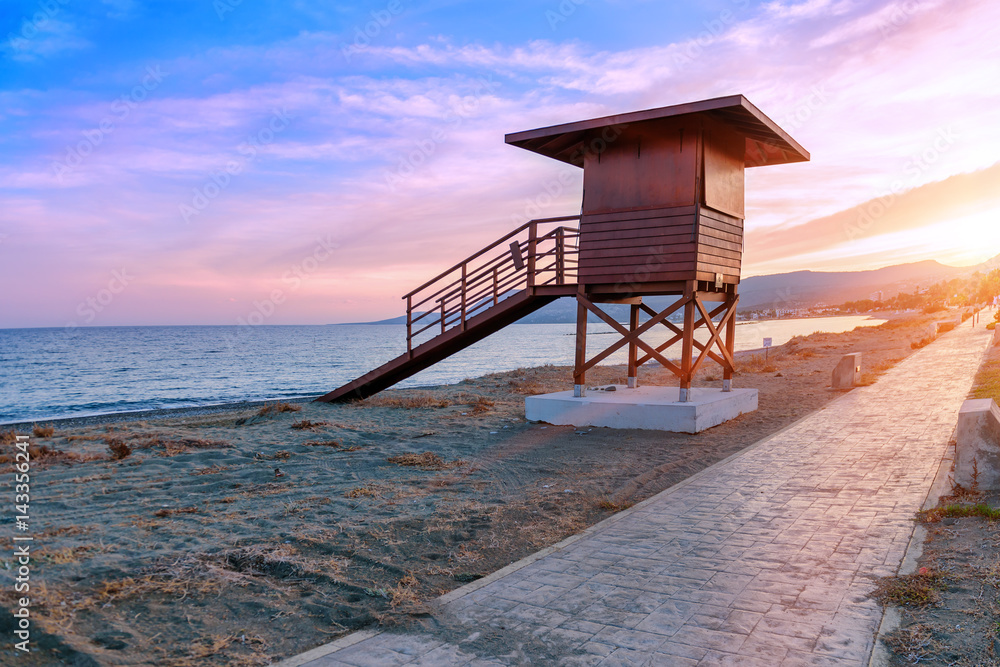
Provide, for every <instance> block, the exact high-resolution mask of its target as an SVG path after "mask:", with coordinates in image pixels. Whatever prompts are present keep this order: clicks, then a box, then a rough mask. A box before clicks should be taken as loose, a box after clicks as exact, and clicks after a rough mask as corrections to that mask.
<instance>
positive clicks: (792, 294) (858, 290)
mask: <svg viewBox="0 0 1000 667" xmlns="http://www.w3.org/2000/svg"><path fill="white" fill-rule="evenodd" d="M995 268H1000V255H997V256H996V257H994V258H993V259H991V260H988V261H986V262H983V263H982V264H979V265H977V266H965V267H955V266H945V265H944V264H941V263H940V262H936V261H934V260H926V261H923V262H913V263H911V264H897V265H895V266H887V267H884V268H881V269H875V270H872V271H838V272H823V271H793V272H791V273H778V274H774V275H769V276H753V277H750V278H744V279H743V280H742V281H741V282H740V310H753V309H756V308H803V307H809V306H814V305H817V304H824V303H825V304H829V305H836V304H841V303H844V302H845V301H858V300H861V299H868V298H871V296H872V295H873V294H875V293H877V292H882V296H883V298H890V297H892V296H895V295H896V294H899V293H900V292H914V291H916V290H918V289H920V288H923V287H930V286H931V285H933V284H934V283H938V282H941V281H942V280H952V279H954V278H960V277H962V276H967V275H971V274H973V273H974V272H976V271H980V272H982V273H986V272H987V271H991V270H993V269H995ZM675 300H676V297H672V296H655V297H648V298H646V299H645V302H646V303H648V304H649V305H650V306H651V307H653V308H656V309H662V308H666V307H667V306H668V305H669V304H671V303H673V302H674V301H675ZM604 309H605V310H606V311H607V312H608V313H609V314H610V315H612V316H613V317H614V318H615V319H617V320H618V321H620V322H625V321H628V312H629V307H628V306H624V305H616V304H609V305H607V306H605V307H604ZM671 319H675V318H673V317H671ZM575 321H576V302H575V301H574V300H573V299H570V298H563V299H558V300H556V301H554V302H553V303H550V304H549V305H547V306H545V307H544V308H541V309H539V310H537V311H535V312H534V313H532V314H531V315H528V316H527V317H525V318H523V319H521V320H518V322H519V323H522V324H555V323H566V322H575ZM589 321H591V322H598V321H600V320H598V319H597V317H596V316H593V315H591V316H590V317H589ZM357 324H406V316H405V315H403V316H401V317H394V318H392V319H388V320H379V321H378V322H358V323H357Z"/></svg>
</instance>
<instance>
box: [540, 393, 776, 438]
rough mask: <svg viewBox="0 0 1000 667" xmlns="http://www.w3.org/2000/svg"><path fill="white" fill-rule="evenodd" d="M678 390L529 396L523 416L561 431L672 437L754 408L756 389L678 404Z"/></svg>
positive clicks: (695, 396)
mask: <svg viewBox="0 0 1000 667" xmlns="http://www.w3.org/2000/svg"><path fill="white" fill-rule="evenodd" d="M679 398H680V395H679V390H678V388H677V387H637V388H635V389H629V388H628V387H625V386H623V385H619V386H618V387H617V391H614V392H607V391H592V392H589V393H588V394H587V396H585V397H574V396H573V392H572V391H560V392H556V393H553V394H542V395H539V396H528V397H527V398H525V399H524V412H525V416H526V417H527V418H528V419H529V420H531V421H541V422H546V423H549V424H556V425H560V426H607V427H609V428H640V429H648V430H655V431H673V432H676V433H699V432H701V431H704V430H705V429H708V428H711V427H713V426H718V425H719V424H721V423H723V422H726V421H729V420H730V419H734V418H736V417H738V416H740V415H741V414H744V413H746V412H753V411H754V410H756V409H757V390H756V389H733V390H732V391H729V392H723V391H722V390H721V389H707V388H693V389H691V390H690V393H689V395H688V399H689V400H688V401H686V402H681V401H679V400H678V399H679Z"/></svg>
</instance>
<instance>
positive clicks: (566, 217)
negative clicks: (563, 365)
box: [402, 215, 580, 299]
mask: <svg viewBox="0 0 1000 667" xmlns="http://www.w3.org/2000/svg"><path fill="white" fill-rule="evenodd" d="M579 219H580V216H579V215H563V216H559V217H557V218H542V219H539V220H530V221H528V222H526V223H524V224H523V225H521V226H520V227H518V228H517V229H515V230H514V231H512V232H510V233H509V234H507V235H506V236H504V237H502V238H500V239H498V240H496V241H494V242H493V243H491V244H490V245H488V246H486V247H485V248H483V249H482V250H480V251H479V252H476V253H474V254H472V255H469V256H468V257H466V258H465V259H464V260H462V261H461V262H459V263H457V264H455V266H453V267H451V268H450V269H448V270H447V271H442V272H441V273H439V274H438V275H437V276H435V277H433V278H431V279H430V280H428V281H427V282H425V283H424V284H423V285H421V286H420V287H418V288H416V289H414V290H411V291H410V292H407V293H406V294H404V295H403V296H402V298H403V299H406V298H407V297H412V296H413V295H414V294H416V293H417V292H420V291H421V290H424V289H427V288H428V287H430V286H431V285H433V284H434V283H436V282H437V281H439V280H441V279H442V278H444V277H445V276H447V275H448V274H449V273H451V272H452V271H457V270H458V269H460V268H462V265H463V264H468V263H469V262H471V261H472V260H474V259H477V258H479V257H481V256H482V255H484V254H486V253H488V252H489V251H490V250H493V249H494V248H496V247H497V246H498V245H500V244H501V243H503V242H504V241H507V240H510V239H512V238H514V237H515V236H517V235H518V234H520V233H521V232H523V231H524V230H525V229H527V228H528V227H530V226H531V225H532V224H535V225H539V224H547V223H550V222H568V221H570V220H579Z"/></svg>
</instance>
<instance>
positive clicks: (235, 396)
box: [0, 316, 884, 424]
mask: <svg viewBox="0 0 1000 667" xmlns="http://www.w3.org/2000/svg"><path fill="white" fill-rule="evenodd" d="M882 322H884V320H878V319H872V318H868V317H866V316H847V317H819V318H803V319H783V320H769V321H763V322H754V323H740V324H739V325H738V326H737V327H736V349H737V350H738V351H739V350H750V349H756V348H761V347H762V346H763V345H764V339H765V338H770V339H771V342H772V344H773V345H775V346H777V345H781V344H782V343H785V342H787V341H788V340H789V339H790V338H792V337H793V336H797V335H808V334H811V333H814V332H817V331H826V332H830V333H839V332H843V331H850V330H852V329H854V328H855V327H859V326H877V325H879V324H881V323H882ZM659 329H660V330H661V331H662V332H663V333H662V334H660V335H661V336H662V337H663V338H662V340H666V335H667V334H668V333H669V332H668V331H667V330H666V329H665V328H663V327H659ZM588 331H589V334H588V335H589V340H588V342H589V343H590V344H591V345H592V346H593V349H594V350H596V349H598V346H600V348H601V349H603V347H605V345H603V344H602V342H601V341H602V338H603V337H604V336H607V337H608V338H607V340H608V341H609V342H610V341H611V340H613V336H614V335H615V334H614V332H613V331H612V330H611V329H610V328H609V327H608V326H607V325H605V324H603V323H597V324H591V325H590V326H589V330H588ZM574 332H575V325H574V324H514V325H511V326H508V327H506V328H504V329H502V330H500V331H499V332H497V333H495V334H493V335H492V336H490V337H489V338H487V339H485V340H483V341H480V342H479V343H476V344H475V345H473V346H471V347H469V348H466V349H465V350H463V351H461V352H459V353H457V354H455V355H453V356H451V357H449V358H447V359H445V360H444V361H442V362H440V363H438V364H436V365H434V366H432V367H431V368H429V369H427V370H425V371H422V372H421V373H418V374H417V375H415V376H413V377H411V378H409V379H408V380H405V381H404V382H401V383H400V384H398V385H396V386H397V387H420V386H434V385H442V384H452V383H456V382H461V381H462V380H464V379H466V378H472V377H478V376H480V375H485V374H487V373H493V372H497V371H508V370H513V369H517V368H524V367H530V366H541V365H545V364H553V365H560V366H568V365H572V363H573V356H574V340H575V338H574ZM702 333H704V334H706V336H707V332H704V331H702ZM649 340H650V341H651V342H655V341H656V337H650V338H649ZM405 341H406V330H405V326H403V325H393V324H383V325H378V324H345V325H326V326H320V325H317V326H267V325H262V326H159V327H86V328H76V329H65V328H52V329H0V424H11V423H17V422H44V421H46V420H54V419H62V418H67V417H87V416H95V415H107V414H115V413H123V412H136V411H145V410H160V409H171V408H186V407H203V406H211V405H221V404H227V403H237V402H244V401H261V400H279V399H281V400H293V399H302V398H308V397H313V396H317V395H320V394H324V393H326V392H328V391H330V390H332V389H335V388H337V387H339V386H340V385H342V384H344V383H346V382H349V381H350V380H353V379H354V378H356V377H359V376H361V375H363V374H364V373H366V372H368V371H370V370H372V369H374V368H376V367H377V366H379V365H381V364H383V363H385V362H386V361H388V360H390V359H392V358H394V357H396V356H398V355H399V354H401V353H402V352H404V351H405V349H406V342H405ZM625 354H626V353H625V351H624V350H622V351H619V352H618V353H617V354H614V355H612V356H611V357H609V358H608V359H607V360H606V361H605V363H607V364H620V363H624V362H625ZM668 355H672V356H674V357H677V356H680V350H679V347H678V349H676V350H674V349H671V350H669V351H668ZM567 381H568V380H567Z"/></svg>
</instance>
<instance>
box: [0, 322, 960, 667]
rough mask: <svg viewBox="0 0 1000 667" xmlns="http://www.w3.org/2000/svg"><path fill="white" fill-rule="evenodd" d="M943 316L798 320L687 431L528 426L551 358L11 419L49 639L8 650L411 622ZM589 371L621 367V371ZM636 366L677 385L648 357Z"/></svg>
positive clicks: (276, 652)
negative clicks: (294, 391) (281, 399)
mask: <svg viewBox="0 0 1000 667" xmlns="http://www.w3.org/2000/svg"><path fill="white" fill-rule="evenodd" d="M934 319H941V317H940V315H939V316H938V317H936V318H934V317H930V316H916V317H913V318H909V319H897V320H893V321H890V322H889V323H888V324H886V325H883V326H881V327H871V328H859V329H856V330H855V331H852V332H849V333H845V334H822V333H820V334H814V335H812V336H809V337H806V338H796V339H793V340H792V341H790V342H789V343H788V344H786V345H783V346H781V347H780V348H775V349H773V350H771V351H770V354H769V358H768V360H767V361H766V362H765V361H764V359H763V357H762V355H761V354H758V353H750V354H743V355H741V357H740V359H739V360H740V369H739V373H738V374H737V377H736V380H735V384H736V385H737V386H745V387H754V388H757V389H759V391H760V396H759V404H760V407H759V409H758V410H757V411H756V412H754V413H752V414H748V415H744V416H742V417H740V418H738V419H736V420H733V421H731V422H728V423H726V424H723V425H721V426H718V427H715V428H713V429H710V430H708V431H706V432H703V433H701V434H698V435H685V434H670V433H661V432H652V431H640V430H611V429H605V428H589V427H585V428H574V427H557V426H550V425H546V424H540V423H529V422H526V421H525V418H524V396H525V395H529V394H534V393H544V392H548V391H557V390H561V389H566V388H568V387H569V384H570V382H571V380H570V370H569V369H567V368H559V367H541V368H532V369H521V370H518V371H512V372H507V373H500V374H495V375H487V376H484V377H480V378H475V379H469V380H466V381H464V382H462V383H459V384H457V385H449V386H444V387H436V388H429V389H420V390H416V389H414V390H400V391H387V392H383V393H382V394H381V395H378V396H376V397H374V398H372V399H369V400H367V401H363V402H360V403H354V404H346V405H326V404H316V403H301V404H293V405H287V404H286V405H268V406H259V405H245V406H240V407H239V409H232V408H228V409H222V408H215V409H211V410H202V411H194V412H192V411H182V412H179V413H176V414H172V415H168V416H158V418H155V419H153V418H146V419H145V420H144V421H143V420H135V418H134V417H135V416H129V417H126V416H119V417H116V418H114V419H110V420H109V419H103V420H102V419H90V420H85V421H82V422H81V421H75V422H67V423H59V424H55V425H54V427H53V431H52V432H49V431H48V430H47V429H46V427H45V425H38V428H37V429H36V430H35V431H34V433H31V432H30V429H29V430H26V429H21V428H19V429H17V433H18V434H28V435H31V447H32V490H33V496H32V507H33V515H32V530H33V531H34V533H33V534H34V537H35V542H34V547H33V559H34V561H33V565H32V567H33V571H32V576H33V580H32V598H33V607H32V613H33V614H34V616H33V618H34V622H35V626H34V628H35V635H34V636H33V638H38V640H39V647H40V650H39V651H37V652H36V653H34V654H32V656H31V657H27V656H18V661H17V664H20V665H50V664H53V665H54V664H70V665H204V664H211V665H263V664H268V663H269V662H273V661H275V660H278V659H281V658H285V657H289V656H291V655H295V654H297V653H299V652H301V651H304V650H307V649H309V648H312V647H314V646H316V645H319V644H321V643H324V642H327V641H330V640H332V639H334V638H336V637H338V636H341V635H343V634H346V633H348V632H350V631H352V630H355V629H358V628H362V627H366V626H371V625H373V624H383V625H396V624H406V623H411V622H414V621H415V620H419V619H420V618H421V617H422V616H423V615H424V614H425V613H426V603H427V602H428V601H430V600H433V598H434V597H436V596H438V595H440V594H442V593H444V592H447V591H449V590H452V589H454V588H456V587H458V586H461V585H462V584H463V583H467V582H469V581H473V580H475V579H476V578H479V577H482V576H484V575H487V574H489V573H491V572H493V571H495V570H497V569H499V568H501V567H503V566H505V565H507V564H509V563H511V562H513V561H516V560H518V559H520V558H522V557H524V556H526V555H528V554H530V553H532V552H534V551H537V550H538V549H541V548H543V547H545V546H547V545H549V544H552V543H555V542H557V541H559V540H561V539H563V538H565V537H567V536H569V535H572V534H574V533H576V532H579V531H580V530H581V529H583V528H584V527H586V526H588V525H592V524H594V523H596V522H598V521H600V520H602V519H604V518H606V517H607V516H610V515H611V514H613V513H615V512H617V511H619V510H621V509H623V508H625V507H628V506H630V505H631V504H633V503H636V502H638V501H640V500H643V499H645V498H648V497H650V496H652V495H654V494H656V493H658V492H660V491H662V490H664V489H666V488H668V487H670V486H672V485H673V484H676V483H677V482H679V481H681V480H683V479H685V478H686V477H688V476H690V475H691V474H693V473H695V472H697V471H698V470H701V469H703V468H705V467H706V466H708V465H710V464H712V463H714V462H716V461H718V460H720V459H722V458H725V457H726V456H729V455H730V454H732V453H734V452H736V451H739V450H740V449H742V448H744V447H746V446H748V445H751V444H753V443H754V442H756V441H758V440H760V439H761V438H763V437H765V436H767V435H769V434H771V433H774V432H775V431H777V430H780V429H781V428H783V427H785V426H787V425H789V424H791V423H792V422H794V421H796V420H797V419H799V418H801V417H803V416H805V415H807V414H810V413H811V412H813V411H815V410H817V409H820V408H822V406H823V405H824V404H826V403H827V402H828V401H830V400H831V399H833V398H835V397H836V396H838V395H839V394H840V392H838V391H834V390H831V389H830V388H829V384H830V371H831V370H832V368H833V366H834V365H835V364H836V362H837V361H838V360H839V359H840V356H841V355H842V354H844V353H847V352H862V353H863V355H864V361H863V369H864V371H865V375H864V381H865V382H873V381H875V379H876V378H877V375H878V373H879V372H881V371H884V370H885V369H887V368H889V367H891V366H892V365H893V364H894V363H896V362H898V361H899V360H901V359H902V358H904V357H906V356H907V355H908V354H910V353H911V352H912V351H913V345H915V344H916V345H919V344H920V342H921V341H922V340H923V339H924V338H925V337H926V331H927V327H928V324H929V323H930V322H931V321H933V320H934ZM588 379H589V380H590V382H591V383H592V384H594V385H605V384H610V383H622V382H623V381H624V368H622V367H613V366H612V367H599V368H598V370H597V371H596V372H594V373H592V374H591V377H589V378H588ZM640 382H641V383H646V384H670V385H673V384H674V382H673V381H672V378H671V376H669V374H668V373H666V372H665V371H663V370H662V369H656V370H654V369H646V368H644V369H643V370H642V371H641V374H640ZM699 383H700V384H701V385H703V386H704V385H711V384H713V383H714V384H718V383H719V373H718V371H717V370H716V369H715V368H708V369H706V370H705V371H704V372H703V373H701V376H700V380H699ZM13 436H14V433H13V431H8V432H6V433H5V434H4V435H3V437H4V438H5V442H6V443H9V442H10V441H11V440H12V439H13ZM7 451H11V450H10V449H9V444H5V454H6V452H7ZM8 458H9V457H8ZM4 558H8V557H4ZM0 565H2V567H0V579H4V585H3V586H2V590H3V596H4V597H3V598H2V599H3V605H4V606H5V607H6V608H7V609H8V610H9V609H12V608H13V607H14V603H13V598H12V586H11V585H9V584H10V581H9V580H10V579H11V578H12V576H13V575H12V571H11V569H10V567H11V566H10V561H7V560H5V561H4V562H3V563H2V564H0ZM12 622H13V618H12V617H11V615H10V613H9V611H4V613H3V621H2V624H3V625H5V626H8V625H10V624H11V623H12ZM39 630H44V635H42V634H41V633H39Z"/></svg>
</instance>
